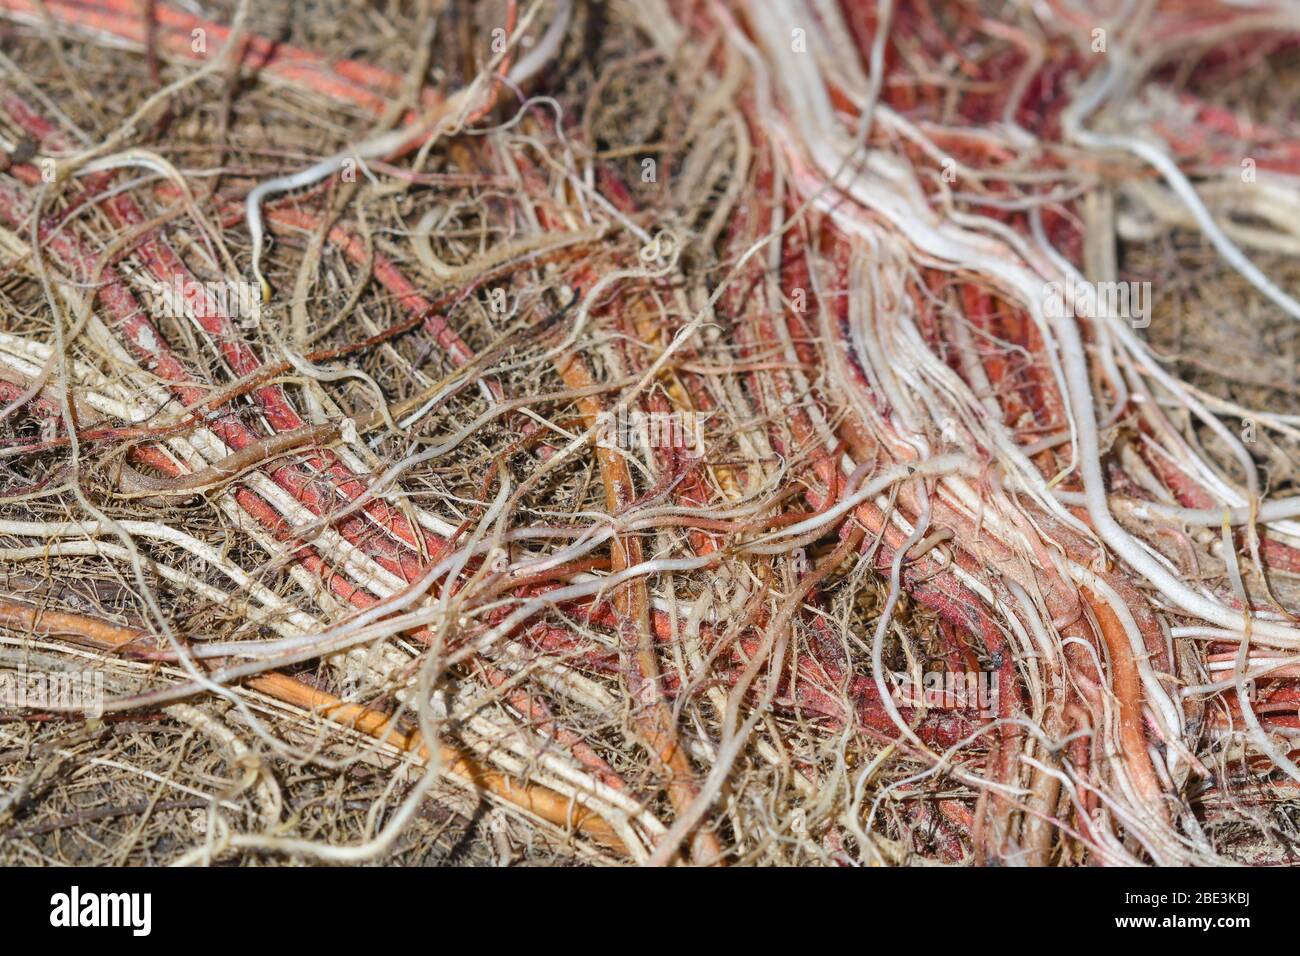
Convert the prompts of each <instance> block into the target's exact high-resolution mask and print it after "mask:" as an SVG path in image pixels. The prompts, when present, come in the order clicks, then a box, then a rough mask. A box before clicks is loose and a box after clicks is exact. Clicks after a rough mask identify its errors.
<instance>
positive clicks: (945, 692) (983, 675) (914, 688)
mask: <svg viewBox="0 0 1300 956" xmlns="http://www.w3.org/2000/svg"><path fill="white" fill-rule="evenodd" d="M894 678H895V680H896V683H895V685H894V692H893V694H892V695H891V696H892V697H893V699H894V703H895V704H897V705H899V706H900V707H924V708H925V709H926V710H964V711H971V712H976V713H978V714H979V715H980V716H982V717H992V716H994V715H995V714H996V713H997V710H998V675H997V672H996V671H927V672H926V673H924V674H922V675H921V682H920V684H919V685H918V684H917V683H916V682H915V681H914V680H912V677H911V675H909V674H895V675H894Z"/></svg>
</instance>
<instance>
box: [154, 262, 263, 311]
mask: <svg viewBox="0 0 1300 956" xmlns="http://www.w3.org/2000/svg"><path fill="white" fill-rule="evenodd" d="M159 291H160V294H159V297H158V299H157V308H158V310H159V311H160V312H161V313H162V314H163V315H166V316H167V317H169V318H173V319H179V318H183V317H184V316H185V314H186V313H187V312H192V313H194V314H196V315H224V316H228V317H229V318H232V319H236V320H238V321H240V322H247V321H252V320H255V319H257V318H258V317H259V316H260V315H261V306H262V298H261V294H260V293H259V291H258V289H257V287H256V286H254V285H253V283H251V282H245V281H244V280H243V279H223V280H220V281H218V282H200V281H199V280H198V279H193V278H188V277H186V276H182V275H179V274H177V275H175V276H173V277H172V281H171V284H170V285H164V286H162V288H161V289H160V290H159Z"/></svg>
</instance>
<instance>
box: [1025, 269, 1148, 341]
mask: <svg viewBox="0 0 1300 956" xmlns="http://www.w3.org/2000/svg"><path fill="white" fill-rule="evenodd" d="M1043 310H1044V311H1045V312H1046V313H1047V317H1048V318H1050V319H1060V318H1064V317H1065V316H1067V315H1073V316H1077V317H1078V318H1081V319H1100V318H1103V317H1104V316H1107V315H1113V316H1116V317H1117V318H1121V319H1125V320H1127V321H1128V323H1129V324H1130V325H1131V326H1132V327H1133V328H1135V329H1145V328H1146V327H1147V326H1148V325H1150V324H1151V283H1150V282H1083V281H1080V282H1048V283H1045V284H1044V285H1043Z"/></svg>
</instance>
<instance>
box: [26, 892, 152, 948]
mask: <svg viewBox="0 0 1300 956" xmlns="http://www.w3.org/2000/svg"><path fill="white" fill-rule="evenodd" d="M50 925H51V926H59V927H69V928H72V927H77V926H129V927H130V928H131V933H132V935H133V936H148V935H149V932H150V930H152V929H153V894H152V893H82V892H81V888H80V887H77V886H74V887H73V888H72V891H71V892H69V893H55V894H54V895H53V896H51V897H50Z"/></svg>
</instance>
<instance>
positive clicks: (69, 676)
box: [0, 664, 104, 720]
mask: <svg viewBox="0 0 1300 956" xmlns="http://www.w3.org/2000/svg"><path fill="white" fill-rule="evenodd" d="M0 707H3V708H5V709H8V710H21V709H27V710H58V711H69V710H75V711H80V712H81V713H82V714H84V715H85V716H86V717H89V718H90V719H92V720H98V719H99V718H100V717H102V716H103V715H104V675H103V673H101V672H99V671H51V672H48V673H47V672H45V671H28V670H27V668H26V667H25V666H23V665H22V664H19V665H18V668H17V669H16V670H12V671H0Z"/></svg>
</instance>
